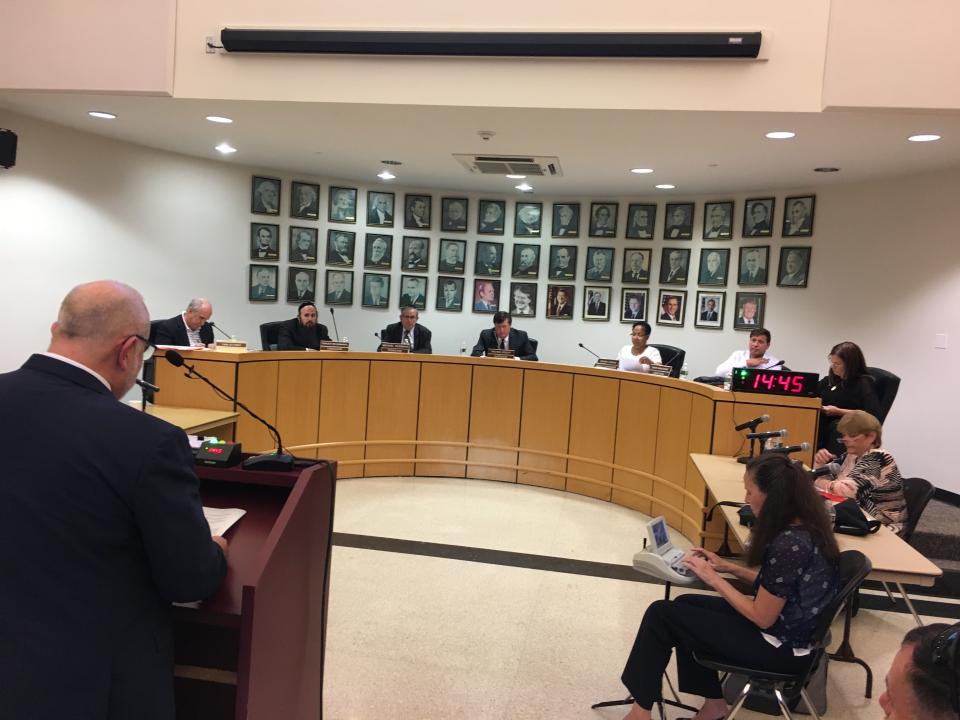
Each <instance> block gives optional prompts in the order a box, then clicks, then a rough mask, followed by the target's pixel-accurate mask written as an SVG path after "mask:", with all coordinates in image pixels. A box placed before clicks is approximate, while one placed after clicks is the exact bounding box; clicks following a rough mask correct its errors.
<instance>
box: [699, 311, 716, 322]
mask: <svg viewBox="0 0 960 720" xmlns="http://www.w3.org/2000/svg"><path fill="white" fill-rule="evenodd" d="M700 319H701V320H717V319H719V318H718V315H717V311H716V310H712V311H711V310H704V311H703V312H702V313H700Z"/></svg>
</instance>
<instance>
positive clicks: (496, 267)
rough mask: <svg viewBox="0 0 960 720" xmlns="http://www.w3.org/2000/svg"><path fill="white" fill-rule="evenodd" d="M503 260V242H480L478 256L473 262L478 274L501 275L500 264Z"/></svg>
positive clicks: (475, 271) (474, 269)
mask: <svg viewBox="0 0 960 720" xmlns="http://www.w3.org/2000/svg"><path fill="white" fill-rule="evenodd" d="M502 260H503V243H495V242H478V243H477V257H476V261H475V262H474V264H473V272H474V274H476V275H491V276H493V277H498V276H499V275H500V266H501V263H502Z"/></svg>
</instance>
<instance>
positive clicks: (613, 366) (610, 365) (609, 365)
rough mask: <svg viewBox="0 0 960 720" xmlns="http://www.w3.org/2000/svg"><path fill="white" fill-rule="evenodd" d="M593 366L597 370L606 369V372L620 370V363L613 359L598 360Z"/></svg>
mask: <svg viewBox="0 0 960 720" xmlns="http://www.w3.org/2000/svg"><path fill="white" fill-rule="evenodd" d="M593 366H594V367H595V368H604V369H605V370H618V369H619V368H620V361H619V360H616V359H613V358H597V361H596V362H595V363H594V364H593Z"/></svg>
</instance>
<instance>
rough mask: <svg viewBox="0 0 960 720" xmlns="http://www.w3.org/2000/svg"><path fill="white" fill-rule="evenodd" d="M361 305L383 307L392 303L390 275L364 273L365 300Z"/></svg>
mask: <svg viewBox="0 0 960 720" xmlns="http://www.w3.org/2000/svg"><path fill="white" fill-rule="evenodd" d="M360 305H361V307H368V308H383V309H384V310H385V309H386V308H387V307H388V306H389V305H390V276H389V275H387V274H386V273H366V272H365V273H364V274H363V301H362V302H361V303H360Z"/></svg>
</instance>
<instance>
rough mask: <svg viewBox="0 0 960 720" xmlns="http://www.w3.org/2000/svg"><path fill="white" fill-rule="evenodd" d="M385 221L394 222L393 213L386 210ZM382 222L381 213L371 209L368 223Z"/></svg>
mask: <svg viewBox="0 0 960 720" xmlns="http://www.w3.org/2000/svg"><path fill="white" fill-rule="evenodd" d="M383 222H385V223H392V222H393V213H388V212H385V213H384V214H383ZM379 224H380V214H379V213H378V212H377V211H376V209H374V210H370V211H369V212H368V213H367V225H379Z"/></svg>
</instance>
